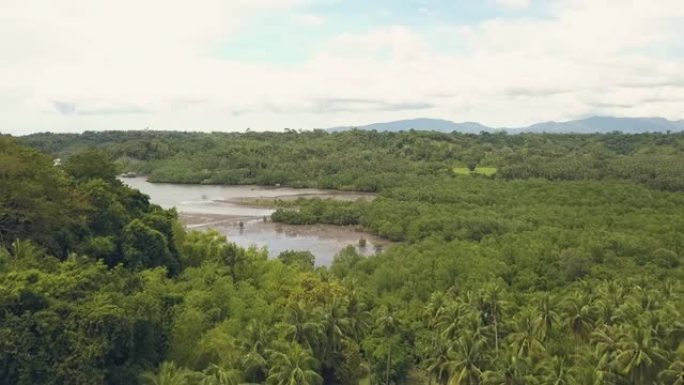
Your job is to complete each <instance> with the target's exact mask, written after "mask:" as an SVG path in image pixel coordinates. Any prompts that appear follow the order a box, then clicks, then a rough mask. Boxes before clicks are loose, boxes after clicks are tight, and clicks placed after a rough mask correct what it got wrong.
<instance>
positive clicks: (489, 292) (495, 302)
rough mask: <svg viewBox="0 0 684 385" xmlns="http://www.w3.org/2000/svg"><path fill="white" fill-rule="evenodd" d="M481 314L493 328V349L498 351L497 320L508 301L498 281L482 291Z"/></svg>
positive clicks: (499, 318)
mask: <svg viewBox="0 0 684 385" xmlns="http://www.w3.org/2000/svg"><path fill="white" fill-rule="evenodd" d="M482 305H483V309H482V310H483V315H484V318H485V320H487V321H488V322H491V324H492V327H493V328H494V350H495V351H496V352H497V353H498V352H499V321H500V320H501V317H502V316H503V313H504V310H505V308H506V306H507V305H508V303H507V302H506V301H505V300H504V299H503V289H502V288H501V286H500V285H499V284H498V283H494V284H490V285H487V286H486V287H485V288H484V290H483V293H482Z"/></svg>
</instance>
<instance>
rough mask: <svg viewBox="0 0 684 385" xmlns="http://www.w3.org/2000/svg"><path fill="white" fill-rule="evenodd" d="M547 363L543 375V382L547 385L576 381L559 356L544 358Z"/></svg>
mask: <svg viewBox="0 0 684 385" xmlns="http://www.w3.org/2000/svg"><path fill="white" fill-rule="evenodd" d="M545 361H546V362H547V363H548V364H549V365H548V366H547V367H546V368H545V369H546V370H545V371H546V374H545V375H544V376H543V377H544V380H543V383H544V384H548V385H574V384H576V383H577V382H576V381H575V377H574V376H573V375H572V372H571V370H570V368H571V367H570V366H568V365H567V364H566V362H565V360H563V359H562V358H560V357H553V358H552V359H551V360H550V361H549V360H545Z"/></svg>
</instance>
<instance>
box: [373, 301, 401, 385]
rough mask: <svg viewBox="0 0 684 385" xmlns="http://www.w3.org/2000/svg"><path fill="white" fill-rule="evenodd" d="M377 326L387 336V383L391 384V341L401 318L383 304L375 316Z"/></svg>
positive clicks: (387, 384)
mask: <svg viewBox="0 0 684 385" xmlns="http://www.w3.org/2000/svg"><path fill="white" fill-rule="evenodd" d="M375 326H376V328H377V329H378V330H380V332H381V333H382V335H383V336H384V337H385V342H386V343H387V366H386V368H385V385H389V383H390V381H389V378H390V368H391V365H392V344H391V343H390V341H389V339H390V337H391V336H392V335H393V334H395V333H396V332H397V331H398V329H399V320H398V319H397V317H396V315H395V314H394V313H393V312H391V311H390V310H389V309H387V307H385V306H383V307H381V308H380V309H379V310H378V314H377V316H376V318H375Z"/></svg>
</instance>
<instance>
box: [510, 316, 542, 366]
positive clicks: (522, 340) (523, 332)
mask: <svg viewBox="0 0 684 385" xmlns="http://www.w3.org/2000/svg"><path fill="white" fill-rule="evenodd" d="M514 330H516V332H514V333H511V334H509V335H508V339H509V340H510V343H511V348H513V353H514V354H516V355H517V356H518V357H523V358H528V357H530V356H532V355H536V354H539V353H541V352H543V351H545V350H546V348H545V347H544V343H543V342H542V340H541V327H540V321H539V316H538V315H536V314H535V312H534V311H533V310H532V309H525V310H523V312H522V313H520V315H519V316H518V319H517V323H516V326H515V327H514Z"/></svg>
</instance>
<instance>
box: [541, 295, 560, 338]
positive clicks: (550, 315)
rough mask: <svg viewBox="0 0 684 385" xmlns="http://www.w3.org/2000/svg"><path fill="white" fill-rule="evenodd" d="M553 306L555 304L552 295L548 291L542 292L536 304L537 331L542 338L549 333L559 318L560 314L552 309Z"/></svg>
mask: <svg viewBox="0 0 684 385" xmlns="http://www.w3.org/2000/svg"><path fill="white" fill-rule="evenodd" d="M555 307H556V306H555V301H554V299H553V297H552V296H551V295H550V294H549V293H544V294H542V296H541V298H539V303H538V305H537V311H538V314H539V318H538V322H539V333H540V335H541V338H542V340H546V338H547V337H548V335H549V333H550V332H551V331H552V330H553V328H554V326H555V325H556V324H557V323H558V320H559V319H560V316H559V315H558V313H557V312H556V311H555V310H554V308H555Z"/></svg>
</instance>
